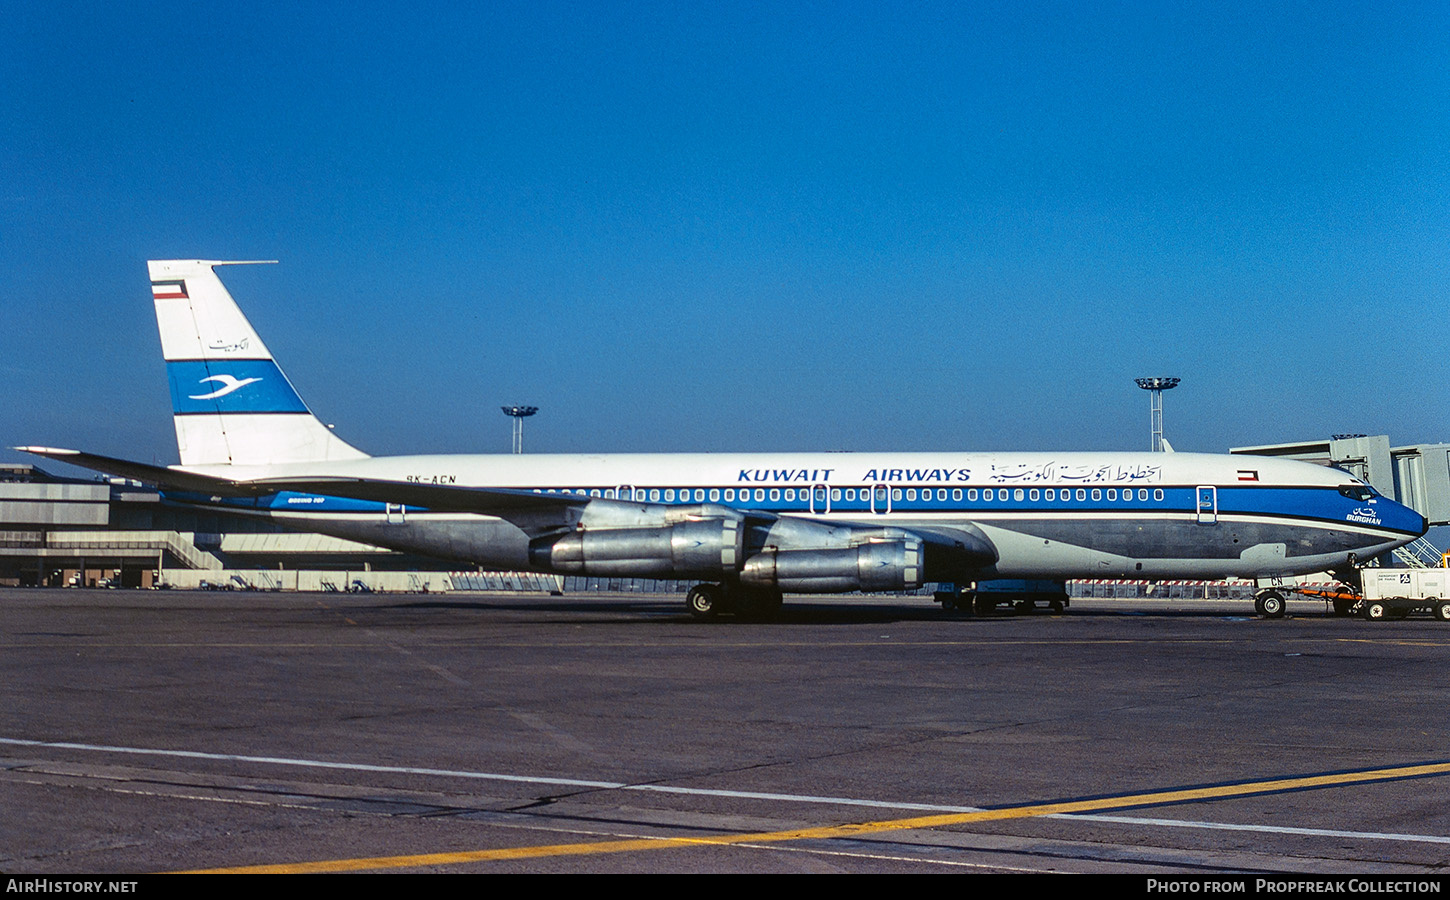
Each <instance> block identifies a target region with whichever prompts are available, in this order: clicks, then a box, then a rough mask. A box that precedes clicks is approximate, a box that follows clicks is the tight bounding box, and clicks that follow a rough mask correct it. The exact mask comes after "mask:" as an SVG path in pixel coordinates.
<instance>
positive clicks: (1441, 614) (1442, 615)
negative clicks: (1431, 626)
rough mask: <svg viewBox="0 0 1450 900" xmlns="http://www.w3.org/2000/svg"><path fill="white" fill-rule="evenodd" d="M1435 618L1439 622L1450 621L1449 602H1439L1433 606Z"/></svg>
mask: <svg viewBox="0 0 1450 900" xmlns="http://www.w3.org/2000/svg"><path fill="white" fill-rule="evenodd" d="M1435 618H1437V619H1439V620H1440V621H1441V622H1450V603H1441V604H1440V605H1439V606H1437V607H1435Z"/></svg>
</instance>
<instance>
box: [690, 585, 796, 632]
mask: <svg viewBox="0 0 1450 900" xmlns="http://www.w3.org/2000/svg"><path fill="white" fill-rule="evenodd" d="M782 600H783V597H782V596H781V592H780V591H778V590H775V589H773V588H758V587H747V586H746V585H743V584H731V583H729V582H725V583H723V584H697V585H695V586H694V587H692V588H690V592H689V593H688V594H686V595H685V608H686V609H688V610H689V611H690V615H692V616H694V617H695V618H697V619H713V618H715V617H716V616H718V615H721V614H722V613H734V614H735V616H736V618H738V619H743V620H746V621H751V622H766V621H769V620H771V619H774V618H775V617H776V615H777V614H779V612H780V607H781V602H782Z"/></svg>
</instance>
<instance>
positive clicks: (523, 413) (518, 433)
mask: <svg viewBox="0 0 1450 900" xmlns="http://www.w3.org/2000/svg"><path fill="white" fill-rule="evenodd" d="M500 409H502V410H503V414H504V415H506V416H509V417H510V418H512V419H513V420H514V452H515V453H523V452H524V419H526V418H528V417H529V416H532V415H533V414H534V413H536V412H538V411H539V408H538V407H537V406H503V407H500Z"/></svg>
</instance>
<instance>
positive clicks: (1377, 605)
mask: <svg viewBox="0 0 1450 900" xmlns="http://www.w3.org/2000/svg"><path fill="white" fill-rule="evenodd" d="M1389 611H1390V610H1389V607H1388V606H1385V605H1384V604H1383V603H1382V602H1380V601H1379V600H1371V601H1369V602H1368V603H1366V604H1365V605H1364V617H1365V620H1366V621H1369V622H1380V621H1383V620H1384V618H1385V616H1386V615H1388V614H1389Z"/></svg>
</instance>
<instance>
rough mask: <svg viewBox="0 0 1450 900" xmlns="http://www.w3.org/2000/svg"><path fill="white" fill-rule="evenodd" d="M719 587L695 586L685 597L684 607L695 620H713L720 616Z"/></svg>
mask: <svg viewBox="0 0 1450 900" xmlns="http://www.w3.org/2000/svg"><path fill="white" fill-rule="evenodd" d="M721 596H722V594H721V591H720V586H719V585H715V584H697V585H695V586H694V587H692V588H690V593H688V594H686V595H685V607H686V608H687V609H688V610H689V611H690V615H692V616H694V617H695V618H697V619H713V618H715V617H716V616H718V615H719V614H720V606H721V604H720V600H721Z"/></svg>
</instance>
